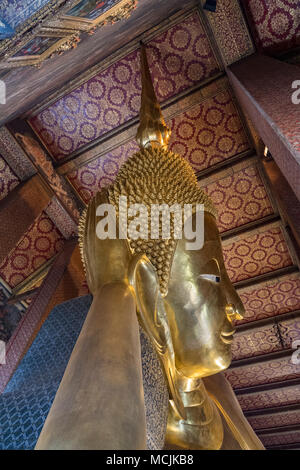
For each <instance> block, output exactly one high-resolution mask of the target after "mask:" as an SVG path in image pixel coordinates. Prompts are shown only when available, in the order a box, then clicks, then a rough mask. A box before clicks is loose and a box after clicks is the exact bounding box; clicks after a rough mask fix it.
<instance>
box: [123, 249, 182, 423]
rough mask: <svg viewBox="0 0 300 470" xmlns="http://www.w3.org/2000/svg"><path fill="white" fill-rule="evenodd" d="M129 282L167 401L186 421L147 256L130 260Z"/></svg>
mask: <svg viewBox="0 0 300 470" xmlns="http://www.w3.org/2000/svg"><path fill="white" fill-rule="evenodd" d="M129 282H130V284H131V285H132V287H133V288H134V291H135V295H136V302H137V310H138V315H139V319H140V322H141V324H142V326H143V328H144V329H145V331H146V333H147V334H148V336H149V337H150V340H151V341H152V344H153V346H154V348H155V349H156V352H157V354H158V356H159V358H160V360H161V362H162V366H163V369H164V372H165V375H166V379H167V382H168V386H169V392H170V397H171V399H172V400H173V402H174V406H175V409H176V410H177V412H178V414H179V416H180V417H181V418H183V419H185V418H186V415H185V409H184V405H183V403H182V400H181V397H180V394H179V393H178V390H177V388H176V384H175V380H176V379H175V377H176V368H175V354H174V348H173V342H172V337H171V332H170V327H169V322H168V318H167V313H166V311H165V305H164V300H163V298H162V296H161V293H160V288H159V280H158V277H157V274H156V270H155V268H154V266H153V265H152V263H151V262H150V261H149V259H148V258H147V256H146V255H136V256H134V257H133V259H132V262H131V264H130V270H129Z"/></svg>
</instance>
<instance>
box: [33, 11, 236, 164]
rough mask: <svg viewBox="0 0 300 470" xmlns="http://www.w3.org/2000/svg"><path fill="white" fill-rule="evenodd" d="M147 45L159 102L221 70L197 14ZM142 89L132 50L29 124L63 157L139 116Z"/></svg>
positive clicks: (56, 154)
mask: <svg viewBox="0 0 300 470" xmlns="http://www.w3.org/2000/svg"><path fill="white" fill-rule="evenodd" d="M148 46H149V47H148V50H149V54H148V56H149V66H150V69H151V73H152V79H153V81H154V85H155V89H156V93H157V96H158V99H159V100H160V101H165V100H166V99H168V98H170V97H172V96H175V95H177V94H178V93H180V92H182V91H184V90H186V89H188V88H190V87H191V86H193V85H195V84H197V83H200V82H201V81H203V80H204V79H206V78H208V77H210V76H211V75H213V74H214V73H215V72H217V71H218V70H219V65H218V64H217V61H216V59H215V56H214V54H213V51H212V48H211V46H210V43H209V41H208V38H207V36H206V34H205V31H204V29H203V26H202V24H201V22H200V18H199V15H198V14H197V13H194V14H193V15H191V16H189V17H188V18H186V19H184V20H183V21H182V22H181V23H179V24H176V25H175V26H172V27H171V28H169V29H168V30H167V31H165V32H164V33H161V34H159V35H158V36H157V37H156V38H154V39H153V40H152V41H151V42H150V43H149V44H148ZM140 94H141V83H140V63H139V52H138V51H134V52H132V53H131V54H129V55H128V56H126V57H124V58H123V59H121V60H119V61H118V62H116V63H115V64H113V65H111V66H110V67H109V68H107V69H106V70H104V71H102V72H100V73H98V74H97V75H96V76H94V77H93V78H91V79H90V80H88V81H87V82H86V83H84V84H83V85H81V86H80V87H79V88H77V89H75V90H74V91H73V92H71V93H69V94H68V95H66V96H65V97H63V98H62V99H59V100H58V101H57V102H56V103H54V104H53V105H51V106H49V107H48V108H47V109H45V110H44V111H42V112H41V113H40V114H38V115H37V116H35V117H34V118H33V119H31V121H30V123H31V125H32V126H33V128H34V129H35V131H36V132H37V134H38V135H39V136H40V138H41V139H42V141H43V142H44V143H45V145H46V146H47V147H48V149H49V150H50V152H51V154H52V155H53V156H54V157H55V158H57V159H61V158H63V157H64V156H66V155H69V154H70V153H72V152H74V151H75V150H78V149H79V148H81V147H82V146H83V145H85V144H87V143H88V142H91V141H93V140H94V139H96V138H98V137H100V136H102V135H104V134H105V133H107V132H108V131H110V130H112V129H115V128H116V127H118V126H120V125H121V124H123V123H125V122H126V121H128V120H130V119H132V118H133V117H135V116H137V115H138V112H139V108H140ZM224 145H226V144H224ZM227 145H229V144H227Z"/></svg>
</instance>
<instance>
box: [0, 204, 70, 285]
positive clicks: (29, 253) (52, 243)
mask: <svg viewBox="0 0 300 470" xmlns="http://www.w3.org/2000/svg"><path fill="white" fill-rule="evenodd" d="M63 244H64V238H63V236H62V235H61V233H60V232H59V231H58V230H57V228H56V227H55V226H54V224H53V222H52V221H51V220H50V219H49V217H47V216H46V214H45V213H44V212H42V213H41V215H40V216H39V217H38V218H37V219H36V220H35V222H34V223H33V224H32V225H31V227H30V228H29V230H28V231H27V232H26V234H25V235H24V236H23V238H22V239H21V240H20V242H19V243H18V245H17V246H16V248H15V249H14V250H12V251H11V252H10V253H9V254H8V255H7V257H6V258H5V260H4V261H3V263H2V264H1V266H0V277H1V278H2V279H4V281H5V282H6V283H7V284H8V285H9V286H10V287H11V288H13V287H15V286H17V285H18V284H19V283H20V282H22V281H24V279H26V278H27V277H28V276H29V275H30V274H31V273H33V272H34V271H35V270H36V269H37V268H38V267H39V266H41V265H42V264H44V263H45V262H46V261H48V260H49V259H50V258H52V257H53V256H54V255H55V254H56V253H58V252H59V251H60V250H61V248H62V247H63Z"/></svg>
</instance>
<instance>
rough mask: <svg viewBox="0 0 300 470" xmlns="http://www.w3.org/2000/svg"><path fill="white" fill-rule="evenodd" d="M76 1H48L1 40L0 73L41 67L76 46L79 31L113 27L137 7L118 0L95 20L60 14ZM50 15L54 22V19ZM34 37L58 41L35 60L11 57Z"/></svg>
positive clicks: (133, 1) (133, 0)
mask: <svg viewBox="0 0 300 470" xmlns="http://www.w3.org/2000/svg"><path fill="white" fill-rule="evenodd" d="M79 1H80V0H69V1H67V2H65V1H62V0H60V1H55V0H53V1H51V2H50V4H49V5H47V6H46V7H45V8H43V9H42V10H41V11H40V12H38V13H39V14H38V13H37V14H36V15H33V16H32V17H31V18H30V20H28V21H27V22H26V23H25V25H23V27H22V29H20V31H18V32H17V34H16V35H15V36H14V37H13V38H12V39H9V40H6V41H2V44H1V45H0V53H1V52H3V53H4V52H5V54H4V55H2V57H1V59H2V60H1V61H0V70H1V69H8V68H15V67H25V66H28V65H34V66H38V67H39V66H41V64H42V63H43V61H44V60H45V59H48V58H51V57H53V56H54V55H55V54H59V55H60V54H62V53H63V52H65V51H67V50H69V49H72V48H74V47H76V46H77V43H78V42H79V41H80V32H81V31H86V32H88V33H89V34H93V33H94V31H95V29H96V28H97V27H101V26H104V25H105V24H108V23H110V24H113V23H115V22H116V21H119V20H121V19H126V18H128V17H129V16H130V14H131V12H132V11H133V9H134V8H136V5H137V1H138V0H120V1H119V2H118V3H117V4H116V5H115V6H113V7H112V8H110V9H109V10H108V11H107V12H105V13H103V14H102V15H100V16H99V18H97V19H96V20H94V21H91V20H86V19H84V18H76V17H74V18H73V17H67V16H64V15H62V13H63V12H65V13H66V12H67V11H68V10H70V8H72V7H73V6H76V4H77V3H78V2H79ZM63 3H64V4H65V5H64V7H63V8H60V7H61V5H62V4H63ZM54 11H55V13H54ZM53 14H54V15H55V19H53ZM70 18H72V19H71V20H70ZM29 30H30V31H29ZM37 36H48V37H53V36H54V37H60V38H61V40H60V41H58V42H57V43H56V44H54V45H53V46H51V47H49V49H47V51H45V52H44V53H43V54H41V55H39V56H38V57H37V56H28V57H18V58H16V57H12V56H13V55H14V54H15V53H16V52H18V50H20V49H22V47H23V46H24V45H26V44H27V43H28V42H29V41H31V40H32V39H34V38H35V37H37Z"/></svg>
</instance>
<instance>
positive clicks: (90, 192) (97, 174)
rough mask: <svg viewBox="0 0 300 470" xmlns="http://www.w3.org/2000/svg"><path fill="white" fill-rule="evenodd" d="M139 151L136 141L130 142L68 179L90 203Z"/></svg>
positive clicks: (79, 169)
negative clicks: (131, 156) (128, 159)
mask: <svg viewBox="0 0 300 470" xmlns="http://www.w3.org/2000/svg"><path fill="white" fill-rule="evenodd" d="M137 150H138V145H137V143H136V142H135V141H134V140H133V141H131V142H128V143H127V144H125V145H121V146H120V147H118V148H117V149H115V150H113V151H111V152H109V153H108V154H106V155H104V156H102V157H99V158H98V159H96V160H93V161H92V162H91V163H87V164H86V165H84V166H82V167H80V168H78V169H77V170H75V171H73V172H72V173H69V175H68V179H69V181H70V183H71V184H72V185H73V186H74V188H75V189H76V191H77V192H78V194H79V195H80V197H81V198H82V199H83V201H84V202H86V203H88V202H89V200H90V199H91V198H92V197H93V196H94V195H95V194H96V193H97V192H98V191H100V190H101V189H102V188H104V187H106V186H109V185H110V184H111V183H113V182H114V180H115V178H116V176H117V174H118V171H119V169H120V167H121V165H122V164H123V163H124V162H125V161H126V160H127V158H128V157H130V155H132V154H133V153H135V152H136V151H137Z"/></svg>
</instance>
